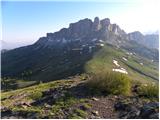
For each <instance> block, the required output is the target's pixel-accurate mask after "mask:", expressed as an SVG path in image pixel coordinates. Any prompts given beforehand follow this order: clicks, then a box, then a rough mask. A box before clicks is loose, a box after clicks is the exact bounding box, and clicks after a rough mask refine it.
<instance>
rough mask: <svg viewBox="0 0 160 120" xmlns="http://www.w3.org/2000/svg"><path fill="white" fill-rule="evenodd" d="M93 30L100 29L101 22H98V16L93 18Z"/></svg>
mask: <svg viewBox="0 0 160 120" xmlns="http://www.w3.org/2000/svg"><path fill="white" fill-rule="evenodd" d="M92 29H93V31H98V30H100V29H101V24H100V20H99V18H98V17H95V18H94V22H93V28H92Z"/></svg>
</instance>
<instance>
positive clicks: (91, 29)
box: [35, 17, 127, 47]
mask: <svg viewBox="0 0 160 120" xmlns="http://www.w3.org/2000/svg"><path fill="white" fill-rule="evenodd" d="M119 38H124V39H127V34H126V33H125V32H124V31H123V30H122V29H120V27H119V26H118V25H116V24H111V23H110V19H109V18H105V19H103V20H100V19H99V18H98V17H95V19H94V21H92V20H90V19H88V18H86V19H83V20H80V21H78V22H76V23H71V24H70V25H69V28H63V29H61V30H60V31H58V32H55V33H47V36H46V37H42V38H40V39H39V40H38V42H36V43H35V44H36V45H39V47H40V46H41V47H42V46H43V47H53V46H54V45H55V46H57V44H61V43H63V44H67V43H71V42H75V41H80V42H83V44H85V43H88V42H89V43H91V42H94V41H96V40H105V41H106V42H108V43H111V44H114V45H115V44H117V45H118V44H119V43H120V42H119V41H118V39H119ZM110 39H112V40H110ZM121 42H123V41H121Z"/></svg>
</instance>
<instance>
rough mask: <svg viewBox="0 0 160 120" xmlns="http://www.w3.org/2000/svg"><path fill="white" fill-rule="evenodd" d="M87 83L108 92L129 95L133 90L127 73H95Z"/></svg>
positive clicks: (98, 89) (97, 89)
mask: <svg viewBox="0 0 160 120" xmlns="http://www.w3.org/2000/svg"><path fill="white" fill-rule="evenodd" d="M87 85H88V86H89V87H91V88H94V89H95V90H96V91H101V92H106V93H107V94H122V95H129V94H130V90H131V80H130V79H129V78H128V76H127V75H124V74H121V73H117V72H111V71H101V72H99V73H96V74H93V75H92V76H91V78H90V80H89V81H88V82H87Z"/></svg>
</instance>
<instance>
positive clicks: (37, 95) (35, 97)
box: [30, 91, 42, 100]
mask: <svg viewBox="0 0 160 120" xmlns="http://www.w3.org/2000/svg"><path fill="white" fill-rule="evenodd" d="M41 97H42V92H39V91H38V92H33V93H32V94H31V95H30V98H31V99H33V100H38V99H40V98H41Z"/></svg>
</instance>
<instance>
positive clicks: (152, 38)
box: [128, 31, 159, 49]
mask: <svg viewBox="0 0 160 120" xmlns="http://www.w3.org/2000/svg"><path fill="white" fill-rule="evenodd" d="M128 36H129V39H130V40H133V41H136V42H137V43H139V44H142V45H144V46H147V47H149V48H156V49H159V34H146V35H143V34H142V33H140V32H139V31H135V32H132V33H129V34H128Z"/></svg>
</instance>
